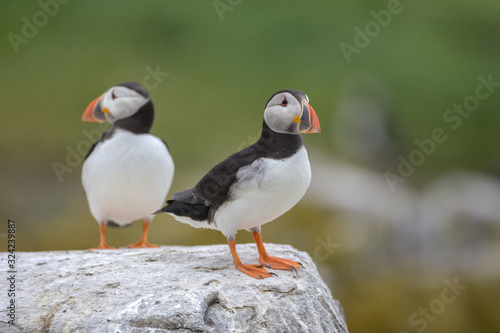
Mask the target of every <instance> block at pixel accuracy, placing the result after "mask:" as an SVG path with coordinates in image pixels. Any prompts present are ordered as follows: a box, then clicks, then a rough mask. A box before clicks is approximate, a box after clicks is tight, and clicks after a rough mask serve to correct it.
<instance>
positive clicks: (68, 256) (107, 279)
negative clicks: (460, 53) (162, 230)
mask: <svg viewBox="0 0 500 333" xmlns="http://www.w3.org/2000/svg"><path fill="white" fill-rule="evenodd" d="M266 248H267V250H268V252H269V253H270V254H271V255H275V256H278V257H282V258H287V259H292V260H296V261H299V262H301V263H302V264H303V265H304V267H303V268H300V269H299V270H298V274H296V273H295V272H293V271H273V272H275V273H277V274H278V276H277V277H276V276H273V277H270V278H267V279H265V280H256V279H253V278H251V277H248V276H247V275H245V274H243V273H241V272H240V271H238V270H237V269H236V268H234V266H233V263H232V259H231V255H230V252H229V249H228V247H227V246H226V245H213V246H196V247H181V246H164V247H160V248H158V249H118V250H99V251H57V252H18V253H17V259H18V260H17V264H16V270H17V281H16V288H17V289H18V290H17V293H16V304H17V309H16V324H17V325H16V327H12V332H57V333H60V332H63V333H64V332H99V333H103V332H110V333H116V332H121V333H129V332H130V333H132V332H155V333H159V332H248V333H250V332H255V333H257V332H273V333H279V332H287V333H288V332H315V333H316V332H347V327H346V323H345V318H344V314H343V310H342V307H341V305H340V303H339V302H338V301H336V300H334V299H333V298H332V296H331V293H330V290H329V289H328V287H327V286H326V285H325V283H324V282H323V280H322V279H321V277H320V276H319V274H318V272H317V270H316V267H315V265H314V263H313V262H312V260H311V258H310V257H309V255H308V254H307V253H305V252H300V251H298V250H296V249H294V248H293V247H291V246H288V245H276V244H266ZM238 253H239V255H240V258H241V260H242V261H243V262H244V263H248V264H252V263H257V262H258V254H257V250H256V247H255V245H254V244H238ZM1 265H2V267H7V256H2V258H1ZM271 271H272V270H271ZM3 285H4V284H3V283H2V286H3ZM4 289H5V290H6V289H7V286H6V288H3V287H2V292H3V291H4ZM2 299H3V300H2V305H1V317H0V321H1V322H6V321H7V320H8V317H7V313H6V310H5V309H6V304H7V303H6V302H7V300H6V297H2ZM6 318H7V320H6ZM5 325H6V324H5V323H0V327H1V328H2V329H5V327H7V326H5ZM2 331H3V330H2ZM6 332H8V331H6Z"/></svg>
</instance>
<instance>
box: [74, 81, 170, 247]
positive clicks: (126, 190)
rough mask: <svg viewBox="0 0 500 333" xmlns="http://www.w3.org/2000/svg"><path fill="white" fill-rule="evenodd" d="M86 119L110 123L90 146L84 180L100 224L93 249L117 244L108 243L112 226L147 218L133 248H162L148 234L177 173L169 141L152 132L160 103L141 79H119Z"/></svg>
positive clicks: (85, 116) (83, 174) (84, 165)
mask: <svg viewBox="0 0 500 333" xmlns="http://www.w3.org/2000/svg"><path fill="white" fill-rule="evenodd" d="M82 120H83V121H91V122H106V121H107V122H109V123H111V124H112V126H111V127H110V128H109V129H108V130H107V131H105V132H104V133H103V134H102V136H101V138H100V139H99V140H97V141H96V142H95V143H94V144H93V145H92V146H91V147H90V149H89V151H88V153H87V156H86V157H85V162H84V164H83V167H82V184H83V188H84V191H85V194H86V196H87V201H88V204H89V208H90V212H91V214H92V216H93V217H94V218H95V220H96V221H97V222H98V224H99V233H100V243H99V246H97V247H95V248H92V249H114V248H115V247H112V246H109V245H108V244H107V243H106V227H107V226H111V227H124V226H128V225H131V224H132V223H134V222H135V221H136V220H142V221H143V224H142V237H141V239H140V240H139V241H138V242H136V243H133V244H131V245H129V246H128V247H129V248H142V247H158V245H155V244H150V243H148V241H147V236H148V232H149V228H150V225H151V221H152V220H153V217H154V215H152V214H151V212H153V211H155V210H157V209H158V208H160V207H162V205H163V203H164V200H165V197H166V196H167V193H168V191H169V190H170V186H171V184H172V179H173V176H174V162H173V160H172V157H171V155H170V152H169V149H168V147H167V144H166V143H165V142H164V141H163V140H161V139H159V138H157V137H156V136H154V135H152V134H151V133H150V129H151V127H152V125H153V120H154V107H153V102H152V101H151V98H150V97H149V94H148V92H147V91H146V89H144V87H143V86H141V85H140V84H139V83H137V82H123V83H119V84H117V85H115V86H113V87H111V88H110V89H108V90H107V91H106V92H105V93H104V94H102V95H101V96H99V97H97V98H96V99H95V100H93V101H92V102H91V103H90V104H89V105H88V107H87V108H86V109H85V112H84V113H83V116H82Z"/></svg>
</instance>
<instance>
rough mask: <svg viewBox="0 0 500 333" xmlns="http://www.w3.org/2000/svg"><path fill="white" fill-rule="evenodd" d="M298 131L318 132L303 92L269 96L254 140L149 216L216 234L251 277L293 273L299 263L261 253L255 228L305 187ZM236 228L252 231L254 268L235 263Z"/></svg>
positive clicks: (304, 157) (284, 208) (282, 210)
mask: <svg viewBox="0 0 500 333" xmlns="http://www.w3.org/2000/svg"><path fill="white" fill-rule="evenodd" d="M301 132H302V133H319V132H320V124H319V120H318V117H317V115H316V113H315V112H314V110H313V108H312V107H311V106H310V105H309V99H308V97H307V96H306V94H304V93H303V92H301V91H298V90H291V89H287V90H280V91H278V92H276V93H274V94H273V95H272V96H271V98H270V99H269V100H268V101H267V104H266V107H265V111H264V124H263V128H262V134H261V137H260V139H259V140H258V141H257V142H256V143H254V144H253V145H251V146H249V147H247V148H245V149H243V150H241V151H239V152H237V153H235V154H233V155H231V156H229V157H228V158H227V159H225V160H224V161H222V162H221V163H219V164H217V165H216V166H215V167H214V168H213V169H212V170H210V171H209V172H208V173H207V174H206V175H205V176H204V177H203V178H202V179H201V180H200V181H199V182H198V184H197V185H196V186H194V187H191V188H189V189H187V190H184V191H182V192H179V193H175V194H174V195H173V196H172V199H173V200H168V201H167V205H166V206H165V207H163V208H162V209H160V210H159V211H157V212H155V214H157V213H161V212H166V213H168V214H170V215H172V216H173V217H174V218H175V219H177V220H178V221H180V222H183V223H187V224H190V225H191V226H193V227H196V228H210V229H217V230H219V231H221V232H222V233H223V234H224V236H226V237H227V240H228V245H229V248H230V250H231V254H232V257H233V262H234V265H235V267H236V268H237V269H239V270H240V271H242V272H243V273H245V274H248V275H249V276H251V277H254V278H260V279H263V278H267V277H270V276H272V275H273V273H269V272H268V271H267V270H266V269H265V268H264V267H268V268H273V269H293V270H295V269H296V268H297V267H299V266H302V265H301V264H300V263H298V262H295V261H292V260H287V259H280V258H276V257H272V256H270V255H269V254H268V253H267V252H266V249H265V247H264V244H263V242H262V236H261V233H260V226H261V225H262V224H264V223H267V222H270V221H272V220H274V219H275V218H277V217H278V216H280V215H282V214H284V213H285V212H287V211H288V210H289V209H291V208H292V207H293V206H294V205H295V204H296V203H297V202H298V201H299V200H300V199H301V198H302V196H303V195H304V193H305V192H306V190H307V188H308V186H309V183H310V181H311V167H310V165H309V159H308V157H307V152H306V148H305V146H304V141H303V140H302V137H301V136H300V133H301ZM240 229H248V230H251V231H252V234H253V238H254V240H255V242H256V244H257V249H258V251H259V256H260V257H259V263H260V265H245V264H243V263H242V262H241V260H240V259H239V257H238V254H237V252H236V241H235V236H236V232H237V231H238V230H240ZM263 266H264V267H263Z"/></svg>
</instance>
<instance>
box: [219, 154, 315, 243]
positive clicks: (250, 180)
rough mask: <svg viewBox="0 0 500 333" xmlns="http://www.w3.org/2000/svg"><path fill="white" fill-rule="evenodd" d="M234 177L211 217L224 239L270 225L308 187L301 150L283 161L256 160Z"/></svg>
mask: <svg viewBox="0 0 500 333" xmlns="http://www.w3.org/2000/svg"><path fill="white" fill-rule="evenodd" d="M236 177H237V183H235V184H234V185H233V186H232V187H231V189H230V200H228V201H227V202H226V203H224V204H223V205H222V206H221V207H220V208H219V209H218V210H217V213H216V214H215V223H216V224H217V228H218V229H219V230H220V231H222V233H224V235H225V236H226V237H228V236H234V234H235V233H236V231H237V230H240V229H250V228H253V227H257V226H260V225H262V224H264V223H267V222H270V221H272V220H274V219H275V218H277V217H279V216H280V215H282V214H284V213H286V212H287V211H288V210H290V209H291V208H292V207H293V206H295V204H296V203H297V202H298V201H299V200H300V199H301V198H302V196H303V195H304V194H305V192H306V190H307V188H308V187H309V183H310V182H311V166H310V164H309V159H308V157H307V151H306V149H305V147H302V148H301V149H300V150H299V151H298V152H297V153H296V154H295V155H293V156H291V157H289V158H287V159H284V160H275V159H268V158H260V159H257V160H256V161H255V162H254V163H252V164H251V165H249V166H246V167H243V168H241V169H240V170H239V171H238V173H237V175H236Z"/></svg>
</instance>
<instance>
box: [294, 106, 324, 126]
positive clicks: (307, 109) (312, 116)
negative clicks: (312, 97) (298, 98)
mask: <svg viewBox="0 0 500 333" xmlns="http://www.w3.org/2000/svg"><path fill="white" fill-rule="evenodd" d="M299 131H300V132H301V133H319V132H321V126H320V125H319V119H318V116H317V115H316V112H314V109H313V108H312V106H310V105H309V103H307V102H306V101H304V102H303V104H302V116H301V117H300V126H299Z"/></svg>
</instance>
